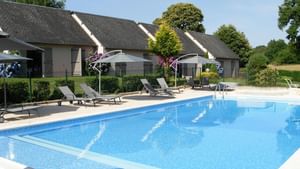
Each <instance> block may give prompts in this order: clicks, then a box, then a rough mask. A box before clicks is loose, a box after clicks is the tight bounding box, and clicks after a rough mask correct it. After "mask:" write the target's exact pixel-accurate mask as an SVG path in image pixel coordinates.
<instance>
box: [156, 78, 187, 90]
mask: <svg viewBox="0 0 300 169" xmlns="http://www.w3.org/2000/svg"><path fill="white" fill-rule="evenodd" d="M156 80H157V82H158V84H159V85H160V87H161V89H162V90H167V91H173V90H176V91H178V93H180V92H181V90H183V88H182V87H169V86H168V84H167V82H166V80H165V78H157V79H156Z"/></svg>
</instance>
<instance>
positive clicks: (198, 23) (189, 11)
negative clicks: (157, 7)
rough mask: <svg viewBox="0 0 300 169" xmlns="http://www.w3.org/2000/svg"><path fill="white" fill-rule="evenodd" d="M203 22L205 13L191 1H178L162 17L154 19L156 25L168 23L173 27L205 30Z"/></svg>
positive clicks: (198, 30)
mask: <svg viewBox="0 0 300 169" xmlns="http://www.w3.org/2000/svg"><path fill="white" fill-rule="evenodd" d="M202 22H203V14H202V12H201V10H200V9H199V8H197V7H196V6H195V5H193V4H190V3H177V4H174V5H171V6H170V7H169V8H168V9H167V11H165V12H163V14H162V17H161V18H157V19H155V20H154V21H153V23H154V24H156V25H160V24H162V23H167V24H169V25H170V26H171V27H175V28H179V29H182V30H185V31H187V30H192V31H197V32H205V28H204V26H203V24H202Z"/></svg>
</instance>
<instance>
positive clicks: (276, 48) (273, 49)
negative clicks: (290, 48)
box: [265, 39, 287, 63]
mask: <svg viewBox="0 0 300 169" xmlns="http://www.w3.org/2000/svg"><path fill="white" fill-rule="evenodd" d="M285 48H287V44H286V43H285V42H284V40H282V39H279V40H271V41H270V42H269V43H268V46H267V49H266V52H265V55H266V57H267V58H268V59H269V61H270V62H271V63H272V62H274V59H275V58H277V56H278V53H279V52H280V51H282V50H284V49H285Z"/></svg>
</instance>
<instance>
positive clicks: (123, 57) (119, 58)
mask: <svg viewBox="0 0 300 169" xmlns="http://www.w3.org/2000/svg"><path fill="white" fill-rule="evenodd" d="M132 62H151V61H150V60H147V59H144V58H141V57H137V56H133V55H129V54H125V53H123V52H120V53H117V54H115V55H111V56H109V57H107V58H103V59H99V60H97V61H95V62H94V63H95V64H97V63H99V64H100V65H101V63H132ZM99 94H101V71H99Z"/></svg>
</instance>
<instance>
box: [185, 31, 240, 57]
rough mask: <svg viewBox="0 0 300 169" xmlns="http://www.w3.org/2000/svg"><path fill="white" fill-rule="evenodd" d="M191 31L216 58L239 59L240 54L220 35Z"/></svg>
mask: <svg viewBox="0 0 300 169" xmlns="http://www.w3.org/2000/svg"><path fill="white" fill-rule="evenodd" d="M189 33H190V34H191V35H192V36H193V37H194V38H195V39H196V40H198V42H199V43H200V44H201V45H203V47H205V48H206V49H207V50H208V51H209V52H210V53H211V54H212V55H213V56H214V57H216V59H218V58H220V59H239V56H238V55H237V54H235V53H234V52H233V51H232V50H231V49H230V48H229V47H228V46H227V45H226V44H225V43H224V42H223V41H221V40H220V39H219V38H218V37H216V36H214V35H207V34H204V33H199V32H194V31H189Z"/></svg>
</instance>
